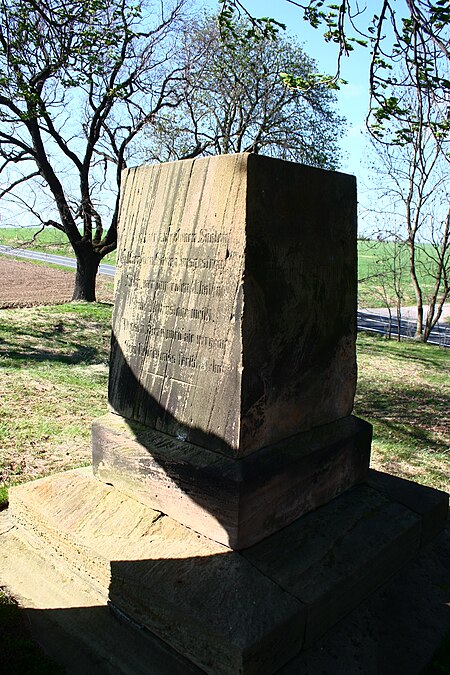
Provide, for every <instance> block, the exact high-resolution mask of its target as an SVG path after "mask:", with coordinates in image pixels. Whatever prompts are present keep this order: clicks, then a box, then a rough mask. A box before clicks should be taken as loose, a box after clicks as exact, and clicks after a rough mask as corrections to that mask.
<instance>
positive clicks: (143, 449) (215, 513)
mask: <svg viewBox="0 0 450 675" xmlns="http://www.w3.org/2000/svg"><path fill="white" fill-rule="evenodd" d="M371 432H372V428H371V425H369V424H367V422H363V420H360V419H357V418H355V417H346V418H342V419H340V420H337V421H335V422H332V423H330V424H328V425H324V426H322V427H317V428H316V429H313V430H311V431H309V432H304V433H302V434H297V435H296V436H294V437H292V438H290V439H289V440H287V441H283V442H282V443H280V444H278V445H276V446H275V447H271V448H265V449H262V450H258V451H257V452H255V453H252V454H251V455H249V456H247V457H244V458H242V459H240V460H236V459H233V458H231V457H225V456H224V455H221V454H218V453H215V452H211V451H210V450H206V449H204V448H200V447H198V446H195V445H192V444H190V443H187V442H185V443H180V442H179V441H177V440H176V439H174V438H173V437H171V436H168V435H166V434H163V433H162V432H158V431H155V430H154V429H151V428H149V427H146V426H145V425H142V424H139V423H137V422H130V421H128V422H127V421H126V420H124V419H123V418H122V417H119V416H118V415H115V414H113V413H110V414H108V415H105V416H104V417H101V418H99V419H97V420H96V421H95V422H94V424H93V433H92V436H93V464H94V473H95V475H96V476H97V477H98V478H100V479H101V480H103V481H105V482H106V483H110V484H112V485H114V486H115V487H117V488H118V489H120V490H121V491H123V492H124V493H126V494H128V495H130V496H132V497H134V498H135V499H138V500H139V501H141V502H142V503H143V504H147V505H148V506H150V507H151V508H154V509H158V510H160V511H162V512H163V513H166V514H168V515H170V516H171V517H173V518H175V519H176V520H178V521H179V522H181V523H183V524H184V525H187V526H188V527H191V528H193V529H194V530H196V531H197V532H201V533H202V534H205V535H206V536H208V537H211V538H212V539H215V540H216V541H219V542H221V543H223V544H226V545H227V546H230V547H231V548H234V549H241V548H246V547H247V546H250V545H252V544H254V543H256V542H257V541H260V540H261V539H263V538H265V537H267V536H268V535H270V534H272V533H273V532H275V531H276V530H278V529H279V528H280V527H284V526H286V525H288V524H289V523H291V522H292V521H293V520H295V519H296V518H298V517H299V516H301V515H302V514H304V513H306V512H308V511H311V510H312V509H314V508H317V507H318V506H321V505H322V504H324V503H325V502H327V501H328V500H329V499H332V498H333V497H335V496H336V495H337V494H339V493H340V492H342V491H343V490H345V489H347V488H349V487H351V486H352V485H354V484H355V483H358V482H361V481H363V480H365V479H366V477H367V472H368V468H369V457H370V443H371V436H372V433H371Z"/></svg>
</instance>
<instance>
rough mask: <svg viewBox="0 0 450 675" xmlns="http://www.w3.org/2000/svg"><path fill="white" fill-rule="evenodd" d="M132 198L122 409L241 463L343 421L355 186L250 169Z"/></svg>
mask: <svg viewBox="0 0 450 675" xmlns="http://www.w3.org/2000/svg"><path fill="white" fill-rule="evenodd" d="M123 185H124V187H123V195H122V203H121V212H120V222H119V252H118V261H117V269H118V272H117V276H116V304H115V311H114V318H113V341H112V358H111V372H110V386H109V400H110V403H111V406H112V408H113V410H114V411H116V412H117V413H119V414H120V415H122V416H124V417H125V418H128V419H131V420H135V421H138V422H142V423H144V424H146V425H148V426H151V427H153V428H155V429H157V430H159V431H163V432H165V433H168V434H170V435H172V436H174V437H176V438H178V439H180V440H182V441H184V440H186V441H189V442H191V443H195V444H197V445H200V446H202V447H205V448H209V449H212V450H216V451H219V452H221V453H223V454H226V455H231V456H237V457H243V456H246V455H248V454H250V453H252V452H254V451H256V450H258V449H260V448H262V447H266V446H271V445H274V444H276V443H278V442H280V441H281V440H283V439H286V438H289V437H290V436H292V435H294V434H297V433H300V432H302V431H306V430H309V429H312V428H314V427H316V426H319V425H323V424H327V423H329V422H331V421H333V420H336V419H338V418H341V417H345V416H347V415H349V414H350V412H351V409H352V406H353V396H354V390H355V382H356V368H355V344H354V343H355V328H356V319H355V308H356V183H355V179H354V177H352V176H346V175H344V174H339V173H334V172H326V171H321V170H319V169H313V168H311V167H306V166H302V165H298V164H293V163H289V162H281V161H279V160H274V159H271V158H267V157H262V156H258V155H247V154H243V155H232V156H223V157H211V158H204V159H197V160H185V161H181V162H174V163H169V164H165V165H158V166H150V167H149V166H147V167H140V168H137V169H131V170H129V171H128V172H127V173H125V176H124V183H123Z"/></svg>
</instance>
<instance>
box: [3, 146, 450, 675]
mask: <svg viewBox="0 0 450 675" xmlns="http://www.w3.org/2000/svg"><path fill="white" fill-rule="evenodd" d="M115 284H116V301H115V309H114V317H113V333H112V345H111V362H110V380H109V403H110V412H109V413H108V414H106V415H105V416H103V417H102V418H100V419H98V420H96V421H95V422H94V425H93V467H94V474H95V477H94V475H92V472H91V471H90V470H89V469H77V470H74V471H70V472H66V473H64V474H57V475H55V476H49V477H47V478H44V479H41V480H38V481H34V482H32V483H29V484H25V485H21V486H18V487H15V488H12V489H11V491H10V512H11V515H12V517H13V520H14V523H15V525H16V528H17V530H18V531H19V530H20V531H21V532H22V533H23V539H24V541H25V540H26V541H27V542H31V543H32V546H33V550H35V551H39V554H40V556H42V557H43V558H44V559H45V560H46V561H47V563H46V565H47V567H46V569H45V577H46V575H47V574H50V572H51V569H52V567H53V566H55V565H56V564H58V565H61V564H62V563H63V564H64V565H65V566H67V569H68V570H69V572H68V575H67V576H70V575H71V576H73V577H74V578H76V579H78V580H81V583H82V584H83V588H86V589H93V590H95V593H96V598H99V599H100V600H99V602H100V604H103V606H104V605H106V604H107V603H108V604H109V606H110V607H112V608H114V610H115V611H116V612H117V613H118V614H119V616H120V617H122V618H123V617H128V619H129V620H130V621H131V623H132V625H133V626H134V627H138V628H139V630H140V634H141V635H144V634H145V633H146V631H145V630H144V629H148V630H149V631H150V632H151V633H152V634H155V635H156V636H157V637H158V638H160V639H162V640H163V642H164V644H166V645H170V648H169V647H164V649H165V650H167V657H165V661H166V664H165V665H166V666H167V668H166V670H167V672H183V673H198V672H200V671H201V672H207V673H211V674H213V675H217V674H221V673H223V674H224V675H237V674H238V673H242V674H245V675H250V674H253V673H255V674H256V673H257V674H258V675H265V674H267V675H270V674H272V673H275V672H277V671H279V670H280V668H282V667H283V666H284V664H286V663H287V662H288V661H290V660H291V659H293V658H295V656H296V655H297V654H298V653H299V652H300V651H301V650H302V649H303V648H304V647H308V646H309V645H310V644H312V642H314V641H315V640H316V639H317V638H318V637H319V636H320V635H322V634H323V633H324V632H325V631H326V630H328V629H329V628H330V627H331V626H332V625H333V624H334V623H336V622H337V621H338V620H339V619H341V618H342V617H343V616H344V615H345V614H347V613H348V612H350V611H351V610H352V609H353V608H354V607H356V605H357V604H358V603H360V602H362V601H363V600H364V599H366V598H367V597H368V596H369V595H370V594H371V593H372V592H374V591H375V590H376V589H377V588H379V587H380V585H381V584H383V583H384V582H385V581H386V580H387V579H389V578H390V577H391V576H392V575H393V574H394V573H395V572H396V571H397V570H399V569H400V568H401V567H402V566H403V565H404V564H405V563H407V562H408V561H409V560H410V559H411V557H413V556H414V555H415V554H416V553H417V552H418V551H419V550H420V549H421V548H422V547H423V546H424V545H426V544H427V542H429V541H430V540H431V539H432V538H433V537H434V536H435V535H436V534H437V533H438V532H439V531H440V530H441V529H442V527H443V526H444V523H445V520H446V517H447V512H448V496H447V495H445V494H444V493H441V492H439V491H436V490H432V489H430V488H425V487H423V486H418V485H416V484H413V483H409V482H408V481H403V480H400V479H398V478H394V477H392V476H388V475H385V474H379V473H377V472H373V471H369V470H368V467H369V455H370V444H371V426H370V425H369V424H367V423H366V422H364V421H362V420H359V419H357V418H355V417H353V416H352V415H351V412H352V407H353V397H354V393H355V385H356V359H355V340H356V306H357V304H356V293H357V288H356V285H357V278H356V181H355V179H354V178H353V177H351V176H346V175H343V174H340V173H333V172H328V171H322V170H319V169H314V168H310V167H306V166H301V165H298V164H293V163H290V162H282V161H279V160H275V159H271V158H267V157H261V156H257V155H251V154H239V155H232V156H224V157H212V158H206V159H196V160H185V161H181V162H174V163H170V164H163V165H160V166H147V167H140V168H136V169H130V170H128V171H127V172H125V174H124V180H123V191H122V195H121V209H120V219H119V248H118V259H117V273H116V280H115ZM56 560H58V563H56V562H55V561H56ZM61 561H62V562H61ZM87 633H89V635H87V636H86V638H89V637H90V638H91V643H92V641H93V642H94V643H97V641H96V639H95V635H90V631H87ZM100 642H101V640H99V643H100ZM169 652H170V654H169ZM142 653H143V654H147V652H146V651H145V650H144V649H143V652H142ZM107 658H108V659H109V653H108V655H107ZM121 658H122V662H123V661H125V664H126V665H125V670H124V671H119V670H118V671H117V672H130V665H129V660H127V656H126V655H121ZM133 659H134V661H133V663H136V655H135V654H134V653H133ZM180 660H181V661H182V662H183V663H182V666H181V671H180V663H181V661H180ZM142 661H143V663H141V664H140V665H141V666H142V669H141V670H139V671H134V670H133V672H145V673H147V672H149V673H152V672H161V671H160V670H158V668H157V667H156V666H154V663H153V662H152V661H151V660H150V661H148V658H147V657H146V656H145V657H144V656H143V657H142ZM108 663H109V661H108ZM172 666H173V667H172ZM175 666H176V668H175ZM174 668H175V670H174ZM292 668H293V669H291V670H289V672H297V671H296V670H295V664H294V666H293V667H292ZM199 669H200V671H199ZM288 669H289V666H288ZM165 672H166V671H165Z"/></svg>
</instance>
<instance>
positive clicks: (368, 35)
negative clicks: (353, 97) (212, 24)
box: [219, 0, 450, 142]
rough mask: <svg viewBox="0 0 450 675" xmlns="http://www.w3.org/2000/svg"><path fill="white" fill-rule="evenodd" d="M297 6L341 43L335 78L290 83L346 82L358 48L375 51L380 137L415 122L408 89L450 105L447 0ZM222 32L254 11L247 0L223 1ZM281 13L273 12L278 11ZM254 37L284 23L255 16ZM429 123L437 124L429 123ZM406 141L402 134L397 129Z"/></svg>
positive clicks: (373, 116)
mask: <svg viewBox="0 0 450 675" xmlns="http://www.w3.org/2000/svg"><path fill="white" fill-rule="evenodd" d="M284 1H285V2H286V3H288V4H290V5H294V6H295V7H298V9H299V14H301V16H302V18H303V19H304V20H305V21H306V22H308V23H309V24H310V25H311V26H312V27H313V28H316V29H318V30H323V38H324V40H325V42H328V43H334V44H335V45H336V49H337V54H336V72H335V73H334V75H333V77H332V78H327V77H326V76H325V77H324V76H321V75H317V74H312V76H308V77H306V78H305V77H304V75H303V74H301V73H300V74H299V75H297V74H296V73H295V71H292V72H290V73H287V75H286V78H285V81H286V82H287V83H288V84H289V85H290V86H292V87H298V88H300V89H305V90H307V89H308V88H309V87H311V86H312V85H313V84H315V83H316V82H317V79H319V81H320V82H326V83H328V85H329V86H337V85H339V83H340V82H342V80H341V78H340V75H341V63H342V58H343V57H345V56H348V55H350V54H351V52H353V51H354V50H355V49H357V48H364V47H367V48H369V49H370V53H371V59H370V66H369V73H368V80H369V88H370V115H369V125H370V129H371V131H372V133H374V134H375V135H376V136H377V137H379V138H381V137H382V135H383V133H384V131H386V130H389V123H388V121H389V120H390V119H391V118H392V117H395V118H396V119H399V120H405V121H408V120H410V119H411V114H412V113H411V111H410V110H408V109H406V108H404V107H402V105H401V98H402V93H404V92H405V90H408V89H411V88H419V89H420V90H421V91H422V92H423V93H426V94H427V95H428V96H429V97H430V98H432V99H433V101H435V102H439V103H440V104H441V105H448V101H449V94H450V73H449V61H450V4H449V2H448V0H434V2H433V1H430V0H405V2H404V3H402V4H401V6H399V3H398V2H396V1H395V0H376V1H375V2H371V3H370V5H369V6H367V5H365V6H361V5H360V4H359V3H358V2H357V0H355V1H353V0H343V2H340V3H336V4H333V3H326V2H325V1H324V0H306V1H305V2H302V1H301V0H284ZM219 3H220V5H221V14H220V23H221V26H222V29H223V30H224V31H225V32H226V31H230V30H232V23H233V21H234V20H235V18H234V17H235V15H236V14H237V15H242V14H244V15H246V16H247V17H248V16H249V13H248V11H247V9H246V7H245V0H219ZM275 11H276V10H275V9H274V12H275ZM251 23H252V27H251V30H250V32H249V37H252V36H254V37H255V39H259V38H260V37H261V36H266V35H268V36H271V35H274V34H276V33H277V32H278V31H279V30H280V28H284V26H283V24H281V23H279V22H278V21H276V17H275V19H272V18H267V17H263V18H254V17H251ZM428 122H429V124H430V125H433V124H435V122H434V120H432V119H430V120H428ZM449 125H450V120H449V115H447V117H446V119H444V120H442V119H441V120H440V122H439V127H438V131H439V132H440V133H448V131H449V128H450V126H449ZM397 131H398V140H399V142H402V140H405V139H403V138H402V137H403V131H402V127H401V126H400V127H399V128H398V129H397Z"/></svg>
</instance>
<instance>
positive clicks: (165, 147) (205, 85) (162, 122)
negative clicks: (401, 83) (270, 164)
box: [144, 15, 344, 169]
mask: <svg viewBox="0 0 450 675" xmlns="http://www.w3.org/2000/svg"><path fill="white" fill-rule="evenodd" d="M250 27H251V24H250V23H249V22H248V21H244V20H241V21H240V22H238V23H237V24H233V34H232V35H231V36H230V35H229V36H228V38H227V40H225V41H224V40H222V36H221V34H220V30H219V27H218V24H217V17H215V16H213V15H204V16H203V17H202V18H197V19H195V20H190V21H187V22H186V23H185V25H184V30H183V34H182V38H181V39H182V49H180V51H179V53H178V65H179V68H180V71H182V72H183V73H184V78H185V87H184V98H183V101H182V103H181V104H180V105H179V106H178V107H177V108H176V109H174V110H168V111H166V112H165V113H164V114H161V115H160V116H159V117H158V120H157V121H156V123H155V125H153V127H152V129H151V131H150V133H148V134H147V135H146V138H145V141H146V147H145V149H144V152H145V153H146V154H145V155H144V158H145V159H147V160H152V161H161V160H163V161H164V160H172V159H180V158H183V157H195V156H197V155H208V154H226V153H230V152H244V151H246V152H256V153H258V152H263V153H264V154H268V155H272V156H274V157H279V158H282V159H290V160H295V161H300V162H303V163H306V164H310V165H313V166H319V167H324V168H330V169H335V168H337V167H338V166H339V160H340V148H339V139H340V137H341V136H342V134H343V131H344V121H343V119H342V118H340V117H339V116H338V115H337V114H336V112H335V110H334V104H335V94H334V92H332V91H330V89H329V88H327V87H326V86H325V85H321V84H317V85H316V86H315V87H312V88H311V89H309V90H308V91H301V90H299V89H292V88H289V87H288V86H286V85H285V84H283V82H282V74H283V73H285V72H290V71H292V70H295V72H297V73H303V75H304V76H305V77H306V76H307V74H309V73H314V72H317V67H316V64H315V62H314V61H313V59H311V58H310V57H308V56H307V55H306V54H305V52H304V50H303V49H302V48H301V47H300V45H299V44H298V43H297V42H296V41H295V40H294V39H292V38H289V37H288V36H284V35H274V36H272V37H271V38H270V39H269V38H267V37H263V38H261V39H259V40H246V39H244V37H245V36H246V35H247V32H248V30H249V28H250Z"/></svg>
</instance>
